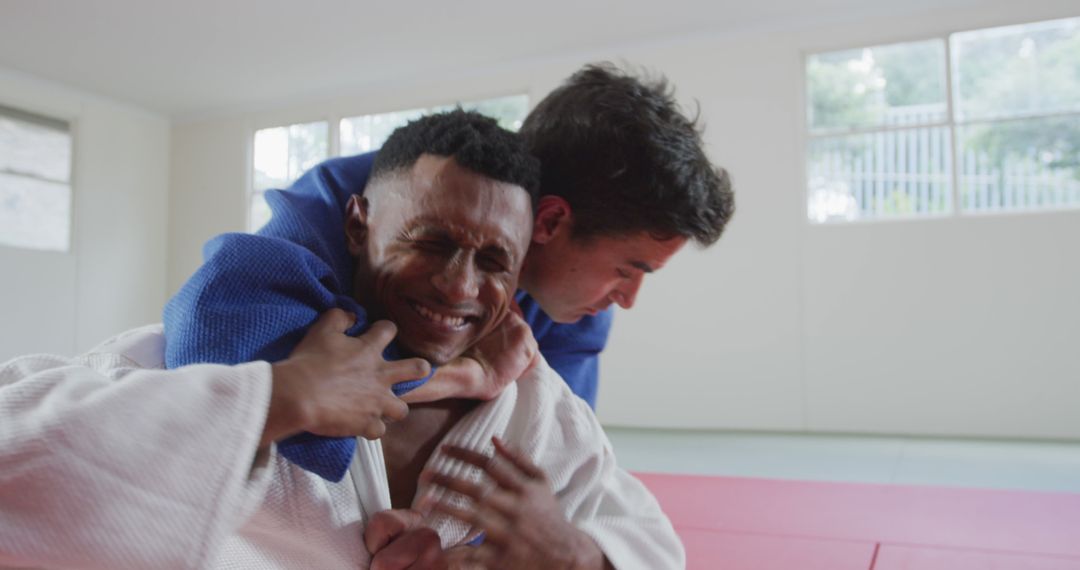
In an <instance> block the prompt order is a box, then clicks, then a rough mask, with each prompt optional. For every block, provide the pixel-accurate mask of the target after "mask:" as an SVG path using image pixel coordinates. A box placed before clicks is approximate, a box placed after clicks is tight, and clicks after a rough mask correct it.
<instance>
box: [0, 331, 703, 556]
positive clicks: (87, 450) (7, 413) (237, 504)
mask: <svg viewBox="0 0 1080 570" xmlns="http://www.w3.org/2000/svg"><path fill="white" fill-rule="evenodd" d="M163 344H164V339H163V337H162V335H161V333H160V328H158V329H154V328H146V329H141V330H137V331H134V332H133V333H129V334H127V335H126V336H124V337H122V342H114V343H112V344H110V345H108V346H105V347H103V349H99V350H97V351H95V352H92V353H91V354H88V355H85V356H83V357H80V358H77V359H61V358H58V357H44V356H38V357H25V358H23V359H19V360H16V361H13V362H10V363H7V364H4V365H0V413H3V414H4V415H3V416H2V417H5V418H7V417H10V418H12V419H11V420H5V422H3V424H2V425H3V431H0V444H2V445H0V509H3V510H2V511H0V515H2V516H0V567H13V566H14V567H18V566H40V567H48V568H93V569H99V568H110V569H127V568H165V569H169V568H230V569H231V568H236V569H239V568H259V569H279V568H280V569H293V568H296V569H300V568H361V569H364V568H367V567H368V566H369V564H370V555H369V554H368V553H367V551H366V550H365V549H364V546H363V542H362V536H363V528H364V524H365V521H366V520H368V518H369V517H370V516H371V515H373V514H374V513H376V512H379V511H381V510H384V509H386V508H389V507H390V495H389V487H388V484H387V479H386V472H385V466H384V465H385V464H384V460H383V457H382V451H381V446H380V445H379V443H378V442H368V441H361V442H360V444H359V451H358V453H356V454H355V456H354V460H353V463H352V465H351V467H350V473H351V474H352V476H351V477H349V478H347V479H346V480H344V481H341V482H332V481H327V480H325V479H323V478H321V477H318V476H317V475H314V474H312V473H310V472H308V471H305V470H303V469H300V468H298V467H297V466H295V465H294V464H292V463H291V462H288V461H287V460H285V459H284V458H282V457H281V456H280V455H278V454H276V453H271V454H268V455H265V456H263V457H261V458H257V460H256V465H257V466H256V468H254V469H252V467H251V466H252V454H253V451H254V449H255V448H256V446H257V445H258V439H259V436H260V434H261V430H262V423H263V421H264V420H265V414H266V409H267V406H268V400H269V386H270V368H269V366H267V365H266V364H265V363H254V364H250V365H244V366H239V367H233V368H227V367H221V366H210V365H201V366H190V367H184V368H181V369H178V370H175V371H168V372H164V371H161V370H160V367H161V365H162V362H161V360H162V359H161V353H162V345H163ZM113 352H115V353H113ZM155 355H156V360H157V362H156V363H155V362H153V361H154V360H155ZM143 368H149V369H143ZM492 435H498V436H500V437H502V438H503V439H504V440H506V441H507V442H508V443H509V444H510V445H512V446H514V447H515V448H517V449H519V450H521V451H522V452H523V453H524V454H525V455H526V456H528V457H529V458H530V459H531V460H532V461H534V462H536V463H537V464H539V465H541V466H543V468H544V469H545V471H546V472H547V473H548V475H549V477H550V479H551V483H552V489H553V491H554V492H555V494H556V497H557V499H558V502H559V505H560V506H561V507H562V510H563V514H564V515H565V516H566V517H567V519H568V520H570V521H572V522H573V523H574V524H575V525H576V526H577V527H578V528H580V529H582V530H583V531H584V532H586V533H588V534H589V535H590V536H592V537H593V539H594V540H596V542H597V544H598V545H599V546H600V548H601V549H602V550H603V551H604V553H605V554H606V555H607V556H608V558H609V559H610V560H611V561H612V563H613V564H614V565H615V567H616V568H619V569H620V570H638V569H640V570H658V569H662V570H667V569H674V570H677V569H679V568H683V567H684V566H685V561H684V554H683V549H682V546H681V544H680V543H679V540H678V538H677V536H676V535H675V533H674V530H673V529H672V527H671V524H670V522H669V521H668V519H667V517H665V516H664V514H663V513H662V512H661V511H660V509H659V506H658V505H657V503H656V501H655V499H654V498H653V497H652V496H651V495H650V494H649V492H648V491H647V490H646V489H645V488H644V486H643V485H641V484H640V483H639V482H638V481H637V480H636V479H634V478H633V477H632V476H631V475H629V474H628V473H626V472H625V471H623V470H621V469H619V468H618V467H617V466H616V464H615V458H614V456H613V454H612V451H611V447H610V444H609V443H608V441H607V438H606V437H605V436H604V434H603V431H602V430H601V429H600V426H599V424H598V423H597V421H596V418H595V416H594V415H593V414H592V412H591V410H590V409H589V408H588V406H587V405H586V404H585V403H584V402H583V401H582V400H581V399H580V398H578V397H576V396H574V395H573V394H572V393H571V392H570V391H569V389H568V388H567V387H566V385H565V384H564V383H563V382H562V381H561V380H559V379H558V377H557V376H556V375H555V373H554V372H553V371H552V370H551V368H549V367H548V366H547V365H546V364H545V363H541V364H540V365H538V366H537V367H536V368H534V369H533V370H531V371H530V372H529V373H528V374H526V376H524V377H523V378H521V379H520V380H518V382H516V383H515V384H512V385H511V386H510V387H509V388H508V389H507V390H506V391H505V392H504V393H503V394H502V395H501V396H500V397H498V398H496V399H495V400H493V401H491V402H487V403H484V404H482V405H480V406H478V407H477V408H475V409H474V410H473V411H472V412H470V413H469V414H467V415H466V416H465V417H464V418H462V419H461V420H460V421H459V422H458V423H457V424H456V425H455V426H454V427H453V428H452V429H451V430H450V432H449V433H447V435H446V437H445V438H444V440H443V442H444V443H455V444H458V445H464V446H469V447H474V448H478V449H488V450H490V443H489V442H490V437H491V436H492ZM42 440H49V443H48V444H47V445H42V443H41V442H42ZM427 466H428V468H432V469H438V470H441V471H446V472H449V473H460V474H464V475H465V476H466V477H470V478H473V480H478V479H479V478H478V477H477V474H476V473H475V472H474V471H472V470H471V468H466V467H465V466H464V465H463V464H461V463H457V462H446V461H445V460H443V459H442V458H440V457H439V456H436V457H433V458H432V459H430V460H429V461H428V465H427ZM427 492H430V491H429V490H428V489H425V488H421V489H420V490H419V491H418V494H417V495H418V497H420V496H423V494H424V493H427ZM429 524H430V525H431V526H432V527H433V528H434V529H436V530H437V531H438V532H439V534H440V536H441V538H442V541H443V544H444V545H445V546H451V545H456V544H461V543H463V542H464V541H466V540H468V539H469V538H471V537H472V536H473V535H475V534H476V530H475V529H471V528H469V527H467V526H466V525H464V524H462V523H460V522H457V521H453V520H451V519H446V518H432V519H430V520H429Z"/></svg>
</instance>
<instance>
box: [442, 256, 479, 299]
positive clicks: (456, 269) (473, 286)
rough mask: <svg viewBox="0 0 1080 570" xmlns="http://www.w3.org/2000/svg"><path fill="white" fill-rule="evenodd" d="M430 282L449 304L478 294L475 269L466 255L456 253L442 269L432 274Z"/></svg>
mask: <svg viewBox="0 0 1080 570" xmlns="http://www.w3.org/2000/svg"><path fill="white" fill-rule="evenodd" d="M431 284H432V285H434V286H435V289H436V290H438V291H439V292H440V293H442V295H443V297H445V299H444V300H445V301H446V302H447V303H451V304H452V303H460V302H462V301H467V300H469V299H475V298H476V297H477V296H478V295H479V294H480V284H479V279H478V278H477V274H476V269H475V268H474V267H473V263H472V259H471V256H468V255H457V256H454V257H453V258H452V259H450V260H449V261H448V262H447V263H446V265H445V266H443V269H442V271H439V272H437V273H435V275H433V276H432V278H431Z"/></svg>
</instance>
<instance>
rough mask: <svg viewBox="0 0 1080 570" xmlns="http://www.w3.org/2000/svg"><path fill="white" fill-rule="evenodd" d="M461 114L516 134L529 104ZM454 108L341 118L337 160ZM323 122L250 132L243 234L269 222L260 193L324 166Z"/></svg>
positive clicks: (506, 102)
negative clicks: (252, 140)
mask: <svg viewBox="0 0 1080 570" xmlns="http://www.w3.org/2000/svg"><path fill="white" fill-rule="evenodd" d="M460 105H461V107H462V108H464V109H466V110H470V111H476V112H479V113H482V114H484V115H487V116H489V117H493V118H495V119H496V120H498V121H499V124H500V125H502V126H503V127H504V128H506V129H510V130H517V129H518V128H520V127H521V122H522V121H523V120H524V119H525V115H526V113H527V112H528V106H529V98H528V96H526V95H513V96H509V97H499V98H495V99H485V100H482V101H472V102H466V103H461V104H460ZM455 106H456V105H442V106H438V107H429V108H426V109H410V110H407V111H394V112H390V113H379V114H373V115H361V116H358V117H347V118H342V119H340V120H339V121H338V140H337V142H338V145H337V148H338V149H339V151H338V152H337V153H336V154H337V155H338V156H347V155H352V154H359V153H363V152H369V151H372V150H375V149H378V148H379V147H381V146H382V145H383V143H384V142H386V139H387V137H389V136H390V133H392V132H394V129H396V128H398V127H400V126H403V125H405V124H406V123H408V122H409V121H411V120H413V119H417V118H419V117H421V116H423V115H427V114H429V113H438V112H442V111H449V110H451V109H453V108H454V107H455ZM328 124H330V123H327V122H316V123H304V124H296V125H288V126H284V127H273V128H268V129H260V130H258V131H256V132H255V145H254V152H253V162H254V169H253V170H254V175H253V177H252V192H251V199H250V207H249V214H248V229H249V230H250V231H256V230H258V229H259V228H261V227H262V226H263V225H264V224H266V222H267V221H269V220H270V208H269V206H267V204H266V200H265V198H264V197H263V193H264V192H266V190H269V189H271V188H285V187H287V186H288V185H289V184H292V183H293V181H295V180H296V179H297V178H299V177H300V175H301V174H303V173H304V172H305V171H306V170H308V169H309V168H311V167H313V166H315V165H316V164H318V163H320V162H322V161H323V160H325V159H326V158H327V157H328V156H329V155H330V154H331V152H330V151H329V142H330V137H331V134H330V133H329V130H328Z"/></svg>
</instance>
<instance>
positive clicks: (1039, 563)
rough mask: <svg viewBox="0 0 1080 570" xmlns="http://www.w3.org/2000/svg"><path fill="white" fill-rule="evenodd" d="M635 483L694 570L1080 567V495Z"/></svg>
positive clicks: (740, 481) (729, 480)
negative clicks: (650, 496)
mask: <svg viewBox="0 0 1080 570" xmlns="http://www.w3.org/2000/svg"><path fill="white" fill-rule="evenodd" d="M635 475H636V476H637V477H638V478H639V479H641V481H642V482H644V483H645V485H646V486H648V487H649V489H651V490H652V492H653V493H654V494H655V495H656V497H657V498H658V499H659V500H660V504H661V505H662V506H663V508H664V510H665V512H667V514H668V516H669V517H671V520H672V523H674V525H675V529H676V530H677V531H678V533H679V536H681V537H682V539H683V543H684V544H685V545H686V551H687V558H688V562H687V568H688V569H689V570H849V569H850V570H1080V494H1070V493H1043V492H1029V491H1000V490H984V489H966V488H951V487H930V486H909V485H870V484H856V483H819V482H808V481H781V480H770V479H745V478H735V477H702V476H690V475H660V474H650V473H636V474H635Z"/></svg>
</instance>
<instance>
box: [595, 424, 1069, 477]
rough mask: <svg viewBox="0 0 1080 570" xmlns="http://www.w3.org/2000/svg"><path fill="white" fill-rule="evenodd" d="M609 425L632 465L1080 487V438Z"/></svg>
mask: <svg viewBox="0 0 1080 570" xmlns="http://www.w3.org/2000/svg"><path fill="white" fill-rule="evenodd" d="M606 430H607V433H608V437H609V438H610V439H611V441H612V444H613V445H614V446H615V451H616V453H617V454H618V457H619V463H620V464H621V465H622V466H624V467H625V468H627V469H630V470H632V471H650V472H660V473H687V474H700V475H727V476H734V477H764V478H773V479H801V480H810V481H843V482H863V483H898V484H911V485H949V486H962V487H976V488H991V489H1024V490H1033V491H1064V492H1072V493H1080V442H1024V441H987V440H957V439H929V438H905V437H862V436H841V435H801V434H762V433H730V432H705V431H681V430H645V429H629V428H613V427H609V428H606Z"/></svg>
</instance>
